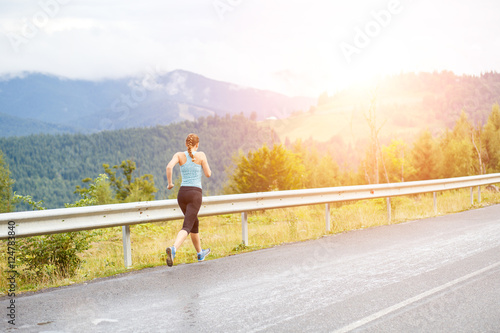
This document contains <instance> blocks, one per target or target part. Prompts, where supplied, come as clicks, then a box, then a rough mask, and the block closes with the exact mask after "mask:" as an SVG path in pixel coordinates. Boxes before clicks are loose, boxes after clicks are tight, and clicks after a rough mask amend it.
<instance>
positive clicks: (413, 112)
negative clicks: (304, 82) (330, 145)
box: [262, 71, 500, 150]
mask: <svg viewBox="0 0 500 333" xmlns="http://www.w3.org/2000/svg"><path fill="white" fill-rule="evenodd" d="M372 98H374V101H375V103H374V106H375V108H374V115H375V118H376V123H377V128H380V131H379V139H380V142H381V143H383V144H386V143H388V142H390V141H391V140H392V139H403V140H405V141H407V142H412V140H413V138H414V137H415V135H417V134H418V133H420V132H421V131H422V130H424V129H429V130H431V132H432V133H433V134H434V135H437V134H439V133H441V132H442V131H445V130H446V129H450V128H452V127H453V125H454V124H455V122H456V121H457V119H458V118H459V116H460V113H461V112H462V111H465V113H466V114H467V116H468V118H469V120H470V121H471V122H472V123H473V124H475V125H477V124H480V125H483V124H484V123H485V122H486V120H487V119H488V116H489V114H490V113H491V109H492V106H493V105H494V104H496V103H499V102H500V73H496V72H490V73H483V74H481V75H479V76H470V75H461V76H459V75H455V74H454V73H452V72H449V71H443V72H434V73H401V74H398V75H393V76H388V77H384V78H381V79H379V80H377V81H376V82H371V83H369V84H365V85H358V86H353V87H350V88H348V89H345V90H343V91H339V92H337V93H335V94H333V95H328V94H327V93H324V94H322V95H321V96H320V98H319V100H318V105H317V106H315V107H313V108H311V109H310V110H309V111H308V112H297V113H294V114H293V115H291V116H290V117H288V118H285V119H279V120H274V121H271V120H267V121H264V122H262V126H266V127H271V128H272V129H273V130H274V131H275V132H276V133H277V134H278V136H279V137H280V138H281V140H282V141H286V140H287V139H288V141H291V142H293V141H295V140H296V139H302V140H307V139H310V138H312V139H314V140H316V141H322V142H329V141H332V140H333V141H336V142H340V144H341V145H344V146H348V145H349V144H350V145H351V146H352V147H357V148H355V149H359V150H364V146H366V144H367V142H369V141H370V138H369V135H370V129H369V127H368V123H367V120H366V118H365V116H367V114H368V111H369V110H370V107H371V102H372Z"/></svg>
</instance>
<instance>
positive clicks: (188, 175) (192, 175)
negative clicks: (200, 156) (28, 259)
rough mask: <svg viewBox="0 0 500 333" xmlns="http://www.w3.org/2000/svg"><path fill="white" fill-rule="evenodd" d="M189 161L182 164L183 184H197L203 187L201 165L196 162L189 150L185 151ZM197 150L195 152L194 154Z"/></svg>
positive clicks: (196, 185)
mask: <svg viewBox="0 0 500 333" xmlns="http://www.w3.org/2000/svg"><path fill="white" fill-rule="evenodd" d="M184 154H185V155H186V158H187V161H186V163H184V164H183V165H181V176H182V183H181V186H195V187H199V188H201V169H202V168H201V165H199V164H196V163H194V162H193V161H192V160H191V156H189V153H188V152H187V151H185V152H184ZM194 154H196V152H195V151H194V152H193V156H194Z"/></svg>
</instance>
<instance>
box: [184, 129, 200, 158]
mask: <svg viewBox="0 0 500 333" xmlns="http://www.w3.org/2000/svg"><path fill="white" fill-rule="evenodd" d="M199 142H200V138H198V135H196V134H194V133H191V134H189V135H188V136H187V138H186V146H187V149H188V154H189V156H190V157H191V160H192V161H193V162H194V155H193V152H192V148H193V147H194V146H196V145H197V144H198V143H199Z"/></svg>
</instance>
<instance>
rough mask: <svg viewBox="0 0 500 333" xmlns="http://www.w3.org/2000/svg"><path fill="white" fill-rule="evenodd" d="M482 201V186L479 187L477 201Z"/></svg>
mask: <svg viewBox="0 0 500 333" xmlns="http://www.w3.org/2000/svg"><path fill="white" fill-rule="evenodd" d="M480 202H481V186H478V187H477V203H480Z"/></svg>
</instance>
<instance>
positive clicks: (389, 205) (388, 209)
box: [385, 197, 392, 223]
mask: <svg viewBox="0 0 500 333" xmlns="http://www.w3.org/2000/svg"><path fill="white" fill-rule="evenodd" d="M385 199H386V201H387V221H389V223H390V222H391V219H392V218H391V198H390V197H387V198H385Z"/></svg>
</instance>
